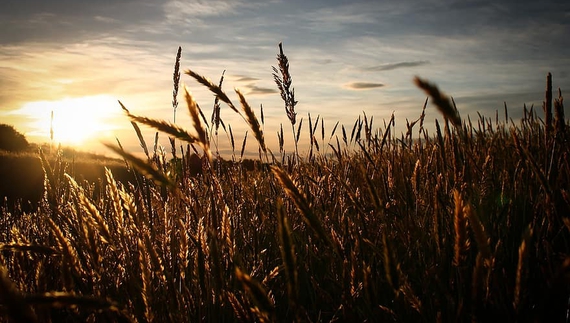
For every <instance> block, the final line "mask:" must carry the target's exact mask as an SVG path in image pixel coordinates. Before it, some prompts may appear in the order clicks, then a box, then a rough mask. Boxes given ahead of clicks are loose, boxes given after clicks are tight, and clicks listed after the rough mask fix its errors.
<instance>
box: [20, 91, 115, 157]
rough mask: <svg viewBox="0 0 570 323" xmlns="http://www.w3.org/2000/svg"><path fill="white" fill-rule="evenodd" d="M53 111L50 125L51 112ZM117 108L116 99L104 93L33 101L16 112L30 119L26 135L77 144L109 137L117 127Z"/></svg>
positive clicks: (66, 143)
mask: <svg viewBox="0 0 570 323" xmlns="http://www.w3.org/2000/svg"><path fill="white" fill-rule="evenodd" d="M52 111H53V124H52V122H51V113H52ZM120 111H121V109H120V108H119V106H118V103H117V100H116V99H114V98H113V97H111V96H108V95H98V96H86V97H79V98H65V99H62V100H59V101H35V102H29V103H27V104H25V105H24V106H23V107H22V108H21V109H20V110H19V111H18V113H19V114H22V115H25V116H27V117H28V118H30V120H31V122H30V123H29V127H30V128H31V129H33V130H32V132H31V133H30V135H32V136H34V137H38V138H44V140H45V142H50V140H51V138H50V137H51V135H50V129H51V127H52V125H53V143H54V144H63V145H72V146H80V145H84V144H87V143H88V142H97V141H100V140H102V139H104V138H107V137H110V136H111V135H112V132H113V130H114V129H117V126H115V125H114V124H113V119H115V120H116V119H117V117H118V116H119V115H120Z"/></svg>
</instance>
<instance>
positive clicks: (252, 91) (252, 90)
mask: <svg viewBox="0 0 570 323" xmlns="http://www.w3.org/2000/svg"><path fill="white" fill-rule="evenodd" d="M245 87H246V88H247V89H249V91H248V92H247V94H249V95H266V94H273V93H277V90H276V89H272V88H267V87H259V86H257V85H255V84H250V85H246V86H245Z"/></svg>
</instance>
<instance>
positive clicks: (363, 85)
mask: <svg viewBox="0 0 570 323" xmlns="http://www.w3.org/2000/svg"><path fill="white" fill-rule="evenodd" d="M345 86H346V87H347V88H349V89H352V90H368V89H376V88H380V87H384V86H386V85H384V84H382V83H368V82H352V83H348V84H346V85H345Z"/></svg>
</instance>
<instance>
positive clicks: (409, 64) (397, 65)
mask: <svg viewBox="0 0 570 323" xmlns="http://www.w3.org/2000/svg"><path fill="white" fill-rule="evenodd" d="M427 64H430V62H429V61H413V62H399V63H388V64H382V65H378V66H372V67H369V68H366V70H368V71H376V72H380V71H391V70H395V69H398V68H406V67H416V66H422V65H427Z"/></svg>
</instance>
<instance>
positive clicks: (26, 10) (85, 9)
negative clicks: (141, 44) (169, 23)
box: [0, 0, 164, 44]
mask: <svg viewBox="0 0 570 323" xmlns="http://www.w3.org/2000/svg"><path fill="white" fill-rule="evenodd" d="M163 3H164V1H162V0H161V1H150V0H143V1H140V2H139V1H135V0H103V1H86V0H78V1H74V0H55V1H41V0H21V1H12V0H7V1H4V2H2V10H1V11H0V28H1V29H2V33H0V44H7V43H9V44H16V43H20V42H30V41H33V42H42V43H45V42H54V41H55V42H58V43H64V42H70V41H71V42H73V41H79V40H85V39H88V38H97V37H99V36H101V35H109V34H113V35H118V34H121V33H124V31H125V30H129V29H130V28H131V27H132V26H137V25H140V23H141V22H144V23H145V24H153V23H158V22H159V21H161V20H162V19H163V16H164V12H163V8H162V4H163Z"/></svg>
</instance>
